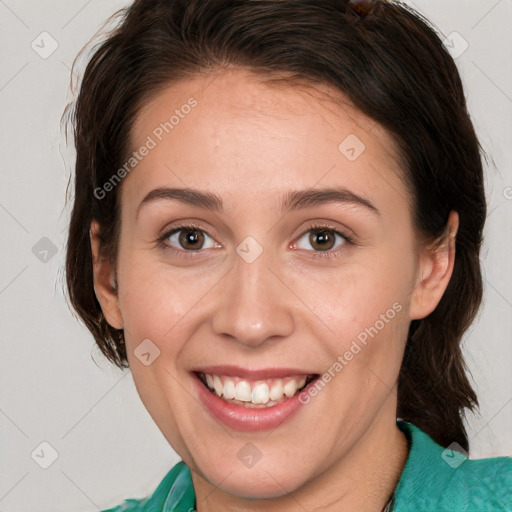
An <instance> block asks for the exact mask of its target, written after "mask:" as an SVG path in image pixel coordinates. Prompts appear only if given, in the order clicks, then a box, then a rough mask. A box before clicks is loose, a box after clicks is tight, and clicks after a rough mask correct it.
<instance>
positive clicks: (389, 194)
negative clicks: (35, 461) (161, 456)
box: [67, 0, 512, 512]
mask: <svg viewBox="0 0 512 512" xmlns="http://www.w3.org/2000/svg"><path fill="white" fill-rule="evenodd" d="M73 122H74V126H75V145H76V149H77V161H76V180H75V202H74V208H73V213H72V219H71V224H70V230H69V241H68V253H67V282H68V288H69V292H70V299H71V302H72V304H73V306H74V308H75V309H76V310H77V312H78V313H79V314H80V316H81V317H82V319H83V320H84V322H85V323H86V325H87V326H88V328H89V329H90V330H91V332H92V334H93V336H94V337H95V339H96V341H97V343H98V345H99V347H100V349H101V350H102V352H103V353H104V354H105V356H106V357H107V358H108V359H109V360H110V361H112V362H114V363H115V364H117V365H118V366H119V367H121V368H123V367H127V366H129V367H130V370H131V372H132V374H133V378H134V381H135V384H136V387H137V391H138V393H139V395H140V397H141V400H142V401H143V403H144V405H145V407H146V408H147V410H148V412H149V413H150V414H151V416H152V418H153V419H154V421H155V423H156V424H157V426H158V427H159V428H160V430H161V431H162V433H163V434H164V436H165V437H166V439H167V440H168V441H169V443H170V445H171V446H172V447H173V449H174V450H175V451H176V452H177V453H178V454H179V455H180V457H181V458H182V459H183V461H182V462H180V463H179V464H178V465H176V466H175V467H174V468H172V469H171V470H170V471H169V473H168V474H167V475H166V477H165V478H164V479H163V481H162V482H161V484H160V485H159V486H158V488H157V489H156V490H155V492H154V493H153V494H152V495H151V496H149V497H148V498H146V499H144V500H137V499H131V500H127V501H126V502H125V503H124V504H123V505H121V506H119V507H117V508H113V509H110V510H111V511H115V510H130V511H141V510H145V511H149V510H151V511H163V510H165V511H170V510H176V511H188V510H198V511H200V512H207V511H219V510H222V511H227V510H233V511H242V510H243V511H249V510H251V511H253V510H254V511H267V512H268V511H273V510H279V511H292V510H293V511H295V510H322V511H339V510H349V511H352V510H353V511H368V512H374V511H375V512H376V511H379V512H380V511H382V510H388V511H389V510H394V511H419V510H421V511H436V512H439V511H463V510H464V511H479V512H484V511H501V510H503V511H505V510H510V507H511V504H512V498H511V485H510V480H509V475H510V473H511V470H512V459H510V458H506V457H498V458H492V459H484V460H480V461H472V460H468V459H467V457H466V453H467V450H468V439H467V435H466V432H465V428H464V424H463V421H462V418H463V414H464V411H465V409H466V408H468V409H472V408H473V407H475V406H476V405H477V398H476V395H475V393H474V391H473V389H472V388H471V386H470V384H469V382H468V379H467V377H466V375H465V365H464V361H463V358H462V355H461V350H460V340H461V337H462V334H463V333H464V331H465V330H466V329H467V327H468V326H469V325H470V323H471V322H472V320H473V318H474V316H475V314H476V312H477V310H478V307H479V305H480V301H481V296H482V280H481V274H480V266H479V250H480V245H481V240H482V231H483V226H484V220H485V215H486V204H485V197H484V187H483V173H482V164H481V156H480V151H479V149H480V148H479V143H478V140H477V137H476V135H475V131H474V129H473V126H472V124H471V121H470V118H469V115H468V113H467V110H466V104H465V99H464V92H463V89H462V85H461V81H460V77H459V74H458V72H457V69H456V67H455V64H454V62H453V60H452V59H451V57H450V56H449V54H448V53H447V51H446V50H445V49H444V47H443V44H442V42H441V41H440V39H439V38H438V36H437V35H436V34H435V32H434V31H433V30H432V29H431V28H430V27H429V26H428V24H427V23H426V22H425V21H424V20H422V19H421V17H420V16H419V15H418V14H416V13H415V12H413V11H412V10H411V9H410V8H408V7H406V6H404V5H402V4H399V3H394V2H384V1H377V2H353V1H352V2H347V1H341V0H337V1H335V0H324V1H322V2H316V1H313V0H301V1H291V0H290V1H288V0H282V1H279V0H245V1H243V0H240V1H229V2H228V1H220V0H202V1H198V0H197V1H191V2H190V1H184V0H172V1H170V0H137V1H135V2H134V3H133V5H132V6H131V7H130V8H129V9H128V10H127V11H126V12H125V13H124V14H123V19H122V22H121V24H120V25H119V26H118V28H116V29H115V30H114V32H113V33H112V34H110V35H109V37H108V38H107V40H106V41H105V42H104V43H103V44H102V45H101V46H100V47H99V48H98V49H97V50H96V51H95V53H94V55H93V56H92V58H91V61H90V63H89V65H88V67H87V69H86V71H85V74H84V77H83V81H82V84H81V88H80V93H79V97H78V100H77V103H76V107H75V111H74V118H73Z"/></svg>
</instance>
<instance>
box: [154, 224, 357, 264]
mask: <svg viewBox="0 0 512 512" xmlns="http://www.w3.org/2000/svg"><path fill="white" fill-rule="evenodd" d="M186 229H190V230H193V229H195V230H197V231H201V232H202V233H204V234H205V235H206V236H208V237H210V238H211V239H212V240H213V241H214V243H215V244H218V245H220V246H221V247H222V245H221V244H219V242H217V240H216V238H215V237H214V236H212V235H210V233H209V232H208V230H207V229H206V228H205V227H204V226H202V225H201V224H200V223H196V222H194V221H184V222H183V223H179V221H178V223H177V224H175V225H171V226H170V227H167V228H166V229H164V231H163V234H162V235H161V236H160V237H159V238H158V239H157V240H156V243H157V244H158V245H160V246H162V247H164V248H165V249H167V250H170V251H173V252H174V253H175V254H178V255H179V256H187V255H190V256H194V255H197V254H199V253H201V252H204V251H205V250H207V249H212V248H207V249H196V250H186V249H178V248H175V247H173V246H171V245H170V244H169V243H168V239H169V237H170V236H171V235H173V234H175V233H176V232H178V231H180V230H186ZM314 230H316V231H320V230H325V231H332V232H334V233H336V234H337V235H339V236H341V237H342V238H343V240H344V243H343V244H342V245H341V247H338V248H336V249H328V250H325V251H315V250H308V249H299V250H302V251H306V252H309V253H312V255H313V256H314V257H332V256H334V255H335V254H339V253H340V252H341V251H344V250H346V248H345V245H346V244H349V245H356V244H355V242H354V239H353V238H352V236H351V235H347V234H346V233H345V232H344V230H340V228H338V227H336V226H334V225H333V224H331V223H330V222H327V221H323V222H320V223H319V222H318V221H317V222H313V223H311V224H310V225H308V226H307V227H306V228H303V229H302V230H301V234H300V235H298V237H295V238H294V240H295V241H294V242H291V243H290V244H289V245H288V247H289V248H292V245H294V244H295V243H296V240H299V239H300V238H302V237H303V236H304V235H306V234H307V233H308V232H310V231H314ZM215 248H219V247H215ZM294 250H295V249H294Z"/></svg>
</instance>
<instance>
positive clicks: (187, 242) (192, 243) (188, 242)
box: [160, 225, 220, 251]
mask: <svg viewBox="0 0 512 512" xmlns="http://www.w3.org/2000/svg"><path fill="white" fill-rule="evenodd" d="M160 240H161V241H162V242H163V243H164V244H165V245H167V246H169V245H170V246H171V247H172V248H173V249H176V250H178V251H199V250H201V249H211V248H213V247H220V245H219V244H218V243H217V242H215V240H214V239H213V238H212V237H211V236H210V235H208V234H207V233H206V232H205V231H203V230H202V229H200V228H198V227H197V226H193V225H186V226H178V227H176V228H173V229H172V230H171V231H169V232H167V233H166V234H165V235H163V236H162V238H161V239H160Z"/></svg>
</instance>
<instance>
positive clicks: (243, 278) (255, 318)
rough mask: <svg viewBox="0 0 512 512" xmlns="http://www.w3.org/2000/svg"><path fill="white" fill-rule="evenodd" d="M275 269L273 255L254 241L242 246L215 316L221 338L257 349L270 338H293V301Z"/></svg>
mask: <svg viewBox="0 0 512 512" xmlns="http://www.w3.org/2000/svg"><path fill="white" fill-rule="evenodd" d="M248 238H249V237H248ZM258 245H259V244H258ZM273 266H275V265H273V263H272V261H271V254H270V251H269V252H266V251H263V250H262V248H261V246H260V248H258V247H257V246H256V245H255V244H254V241H252V240H245V241H244V242H242V243H241V244H239V246H238V247H237V254H236V255H235V258H234V265H233V268H232V270H231V271H230V272H228V274H227V275H226V281H225V282H224V283H223V286H222V292H221V293H222V298H221V300H220V301H219V303H218V307H217V308H216V310H215V312H214V318H213V329H214V330H215V332H216V333H217V334H221V335H229V336H230V337H232V338H234V339H236V340H237V341H238V342H239V343H242V344H244V345H247V346H253V347H255V346H258V345H260V344H262V343H264V342H265V340H267V339H268V338H271V337H283V336H288V335H290V334H291V332H292V331H293V328H294V324H293V316H292V311H291V308H290V307H289V305H290V301H289V297H288V298H287V297H286V293H285V290H284V288H283V286H282V283H280V282H279V280H278V279H277V277H276V276H275V274H274V272H275V270H274V271H271V270H270V268H272V267H273ZM269 267H270V268H269Z"/></svg>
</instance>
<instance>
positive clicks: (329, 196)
mask: <svg viewBox="0 0 512 512" xmlns="http://www.w3.org/2000/svg"><path fill="white" fill-rule="evenodd" d="M160 200H167V201H172V200H175V201H179V202H181V203H183V204H188V205H191V206H196V207H199V208H204V209H205V210H210V211H213V212H218V213H220V212H222V211H223V210H224V206H223V201H222V198H221V197H220V196H218V195H216V194H213V193H212V192H203V191H201V190H197V189H192V188H156V189H154V190H152V191H151V192H149V193H148V194H147V195H146V196H145V197H144V199H143V200H142V201H141V202H140V204H139V206H138V208H137V213H136V216H138V215H139V212H140V210H141V208H142V207H143V206H144V205H147V204H149V203H152V202H154V201H160ZM326 203H350V204H355V205H358V206H363V207H365V208H367V209H368V210H370V211H371V212H373V213H376V214H377V215H381V212H380V211H379V210H378V208H377V207H376V206H375V205H374V204H372V202H371V201H370V200H369V198H367V197H363V196H361V195H359V194H356V193H354V192H352V191H351V190H349V189H347V188H345V187H325V188H307V189H304V190H293V191H290V192H288V193H287V194H285V196H284V198H283V204H282V209H283V210H300V209H304V208H311V207H314V206H320V205H322V204H326Z"/></svg>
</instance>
